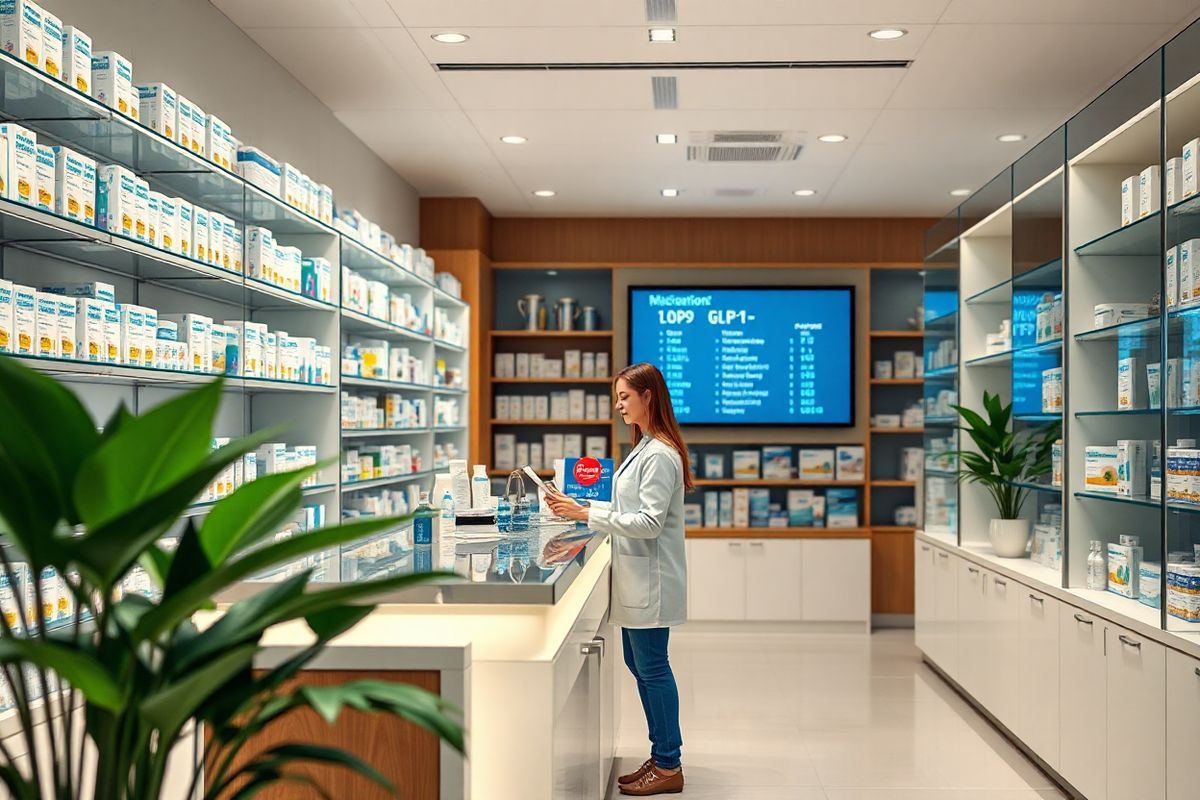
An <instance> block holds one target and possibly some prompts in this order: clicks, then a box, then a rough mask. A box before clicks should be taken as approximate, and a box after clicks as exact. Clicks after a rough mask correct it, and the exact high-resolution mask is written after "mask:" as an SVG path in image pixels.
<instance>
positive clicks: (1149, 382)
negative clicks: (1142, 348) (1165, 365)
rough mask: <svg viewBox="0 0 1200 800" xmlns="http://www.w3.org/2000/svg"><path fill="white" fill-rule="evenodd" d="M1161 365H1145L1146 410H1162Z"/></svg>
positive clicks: (1156, 363)
mask: <svg viewBox="0 0 1200 800" xmlns="http://www.w3.org/2000/svg"><path fill="white" fill-rule="evenodd" d="M1161 367H1162V364H1161V363H1159V362H1155V363H1153V364H1147V365H1146V398H1147V401H1148V403H1147V407H1148V408H1162V370H1161Z"/></svg>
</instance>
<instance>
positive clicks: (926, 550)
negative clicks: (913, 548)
mask: <svg viewBox="0 0 1200 800" xmlns="http://www.w3.org/2000/svg"><path fill="white" fill-rule="evenodd" d="M921 552H922V553H928V552H929V545H927V544H923V545H921Z"/></svg>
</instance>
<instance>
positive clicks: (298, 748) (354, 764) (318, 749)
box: [229, 743, 396, 792]
mask: <svg viewBox="0 0 1200 800" xmlns="http://www.w3.org/2000/svg"><path fill="white" fill-rule="evenodd" d="M297 763H312V764H326V765H328V766H333V767H342V768H344V769H348V770H350V771H351V772H357V773H358V774H359V775H362V776H363V777H364V778H367V779H368V780H370V781H371V782H372V783H375V784H377V785H378V786H381V787H382V788H383V789H384V790H386V791H388V792H395V791H396V787H395V786H393V785H392V782H391V781H389V780H388V779H387V778H385V777H384V776H383V775H382V774H381V773H380V772H379V771H378V770H376V769H375V768H374V767H372V766H371V765H370V764H368V763H366V762H365V761H363V760H361V759H359V758H358V757H357V756H353V755H351V754H350V753H347V752H346V751H344V750H339V749H337V748H334V747H322V746H320V745H315V744H292V743H287V744H280V745H276V746H275V747H272V748H271V749H269V750H266V751H264V752H263V753H262V754H260V755H259V756H258V757H256V758H255V759H254V760H253V761H252V762H250V763H249V764H247V765H246V767H243V769H242V770H240V771H239V772H236V773H234V775H233V777H232V778H231V779H230V781H229V782H230V783H233V782H236V781H237V780H238V778H239V777H240V776H241V775H244V774H248V773H251V772H256V771H258V770H263V769H265V770H270V771H277V772H279V773H281V774H282V773H283V771H284V769H285V768H286V767H288V766H291V765H292V764H297Z"/></svg>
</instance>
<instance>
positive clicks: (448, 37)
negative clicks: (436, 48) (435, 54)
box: [429, 31, 471, 44]
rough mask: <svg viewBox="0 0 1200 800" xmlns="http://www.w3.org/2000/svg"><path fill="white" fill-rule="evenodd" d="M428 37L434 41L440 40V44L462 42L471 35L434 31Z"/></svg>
mask: <svg viewBox="0 0 1200 800" xmlns="http://www.w3.org/2000/svg"><path fill="white" fill-rule="evenodd" d="M429 38H431V39H433V40H434V41H435V42H441V43H442V44H462V43H463V42H465V41H467V40H468V39H470V38H471V37H470V36H467V35H466V34H465V33H454V32H453V31H446V32H445V33H435V34H433V36H431V37H429Z"/></svg>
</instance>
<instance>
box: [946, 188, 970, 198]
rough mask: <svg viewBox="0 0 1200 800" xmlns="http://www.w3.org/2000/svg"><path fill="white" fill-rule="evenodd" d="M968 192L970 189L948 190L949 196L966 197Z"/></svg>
mask: <svg viewBox="0 0 1200 800" xmlns="http://www.w3.org/2000/svg"><path fill="white" fill-rule="evenodd" d="M970 193H971V190H970V189H951V190H950V196H951V197H966V196H967V195H969V194H970Z"/></svg>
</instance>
